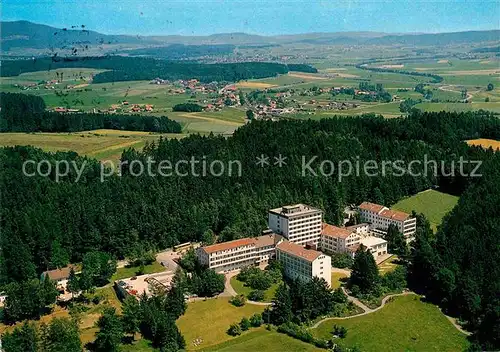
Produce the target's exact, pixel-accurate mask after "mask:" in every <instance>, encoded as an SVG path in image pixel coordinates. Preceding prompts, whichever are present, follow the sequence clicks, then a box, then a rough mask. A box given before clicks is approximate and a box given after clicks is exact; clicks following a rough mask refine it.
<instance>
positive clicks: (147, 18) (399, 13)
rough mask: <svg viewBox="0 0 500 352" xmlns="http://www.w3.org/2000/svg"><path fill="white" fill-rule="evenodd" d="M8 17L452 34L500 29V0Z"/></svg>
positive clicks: (69, 8) (176, 28)
mask: <svg viewBox="0 0 500 352" xmlns="http://www.w3.org/2000/svg"><path fill="white" fill-rule="evenodd" d="M1 6H2V7H1V11H2V13H1V15H2V16H1V17H2V20H3V21H14V20H28V21H32V22H36V23H42V24H47V25H51V26H54V27H58V28H62V27H68V28H70V27H71V26H73V25H78V26H80V25H82V24H84V25H85V26H86V28H87V29H90V30H95V31H98V32H101V33H104V34H132V35H171V34H181V35H209V34H214V33H231V32H245V33H251V34H262V35H275V34H297V33H310V32H344V31H355V32H357V31H373V32H388V33H389V32H390V33H404V32H427V33H429V32H432V33H434V32H453V31H463V30H483V29H500V1H498V0H474V1H469V0H438V1H436V0H433V1H427V0H413V1H410V0H378V1H373V0H329V1H326V0H3V1H2V4H1Z"/></svg>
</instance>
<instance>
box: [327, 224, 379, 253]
mask: <svg viewBox="0 0 500 352" xmlns="http://www.w3.org/2000/svg"><path fill="white" fill-rule="evenodd" d="M360 245H363V246H365V247H366V248H367V250H369V251H370V253H371V254H372V255H373V257H374V258H375V260H377V259H378V257H379V256H382V255H385V254H387V241H386V240H384V239H382V238H380V237H375V236H371V235H370V231H369V226H368V224H359V225H353V226H349V227H337V226H334V225H330V224H327V223H323V226H322V231H321V241H320V244H319V247H320V248H321V250H322V251H323V252H326V253H351V255H353V256H354V253H356V251H357V250H358V248H359V246H360Z"/></svg>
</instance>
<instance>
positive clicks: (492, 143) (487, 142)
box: [467, 138, 500, 150]
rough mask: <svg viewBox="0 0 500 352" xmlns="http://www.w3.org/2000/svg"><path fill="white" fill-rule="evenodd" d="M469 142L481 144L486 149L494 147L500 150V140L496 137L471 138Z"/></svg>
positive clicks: (470, 143)
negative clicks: (495, 138)
mask: <svg viewBox="0 0 500 352" xmlns="http://www.w3.org/2000/svg"><path fill="white" fill-rule="evenodd" d="M467 144H469V145H477V146H481V147H483V148H486V149H488V148H492V149H493V150H500V141H496V140H494V139H485V138H480V139H471V140H468V141H467Z"/></svg>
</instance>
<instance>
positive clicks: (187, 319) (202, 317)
mask: <svg viewBox="0 0 500 352" xmlns="http://www.w3.org/2000/svg"><path fill="white" fill-rule="evenodd" d="M264 308H265V306H261V305H253V304H245V305H244V306H243V307H235V306H233V305H232V304H231V303H229V298H228V297H219V298H213V299H207V300H198V301H195V302H191V303H189V304H188V308H187V311H186V313H185V314H184V315H183V316H181V317H180V318H179V319H178V320H177V326H178V327H179V329H180V331H181V333H182V334H183V335H184V338H185V339H186V349H187V350H199V349H202V348H206V347H209V346H212V345H216V344H220V343H222V342H225V341H228V340H231V339H234V338H233V337H231V336H229V335H228V334H227V333H226V331H227V329H228V328H229V326H230V325H231V324H233V323H238V322H239V321H240V320H241V318H243V317H247V318H249V317H251V316H252V315H253V314H255V313H262V311H264Z"/></svg>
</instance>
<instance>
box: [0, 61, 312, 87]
mask: <svg viewBox="0 0 500 352" xmlns="http://www.w3.org/2000/svg"><path fill="white" fill-rule="evenodd" d="M72 67H79V68H81V67H85V68H95V69H107V70H110V71H105V72H101V73H99V74H97V75H95V76H94V79H93V82H94V83H107V82H118V81H139V80H151V79H154V78H156V77H160V78H163V79H169V80H177V79H191V78H193V77H196V78H198V79H199V80H200V81H201V82H212V81H219V82H220V81H229V82H235V81H239V80H245V79H251V78H266V77H274V76H277V75H278V74H285V73H287V72H288V71H289V70H291V69H289V68H288V66H287V65H285V64H279V63H274V62H238V63H227V64H202V63H193V62H179V61H167V60H159V59H152V58H145V57H124V56H95V57H80V58H58V57H52V58H47V57H46V58H37V59H33V60H5V61H4V62H2V72H1V73H0V75H1V76H2V77H10V76H17V75H20V74H21V73H24V72H35V71H46V70H54V69H59V68H72ZM292 67H293V69H294V70H296V71H303V70H305V72H311V71H315V70H316V69H314V68H312V67H311V66H309V65H293V66H292Z"/></svg>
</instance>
